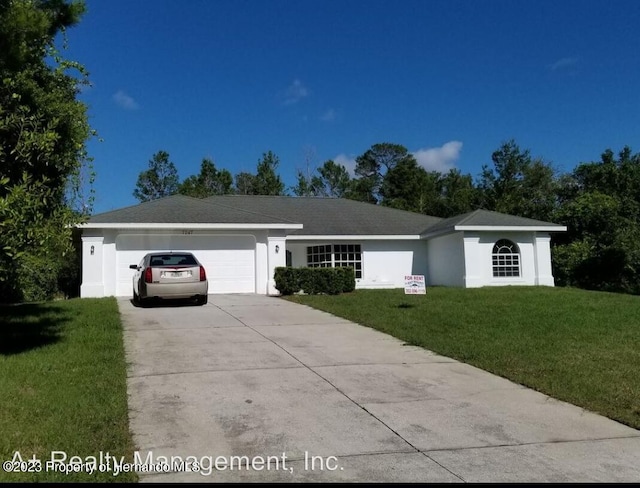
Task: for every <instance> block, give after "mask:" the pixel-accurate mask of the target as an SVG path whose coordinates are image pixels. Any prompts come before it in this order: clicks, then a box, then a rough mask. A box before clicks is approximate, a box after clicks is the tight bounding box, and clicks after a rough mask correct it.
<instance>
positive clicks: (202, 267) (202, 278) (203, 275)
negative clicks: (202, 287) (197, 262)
mask: <svg viewBox="0 0 640 488" xmlns="http://www.w3.org/2000/svg"><path fill="white" fill-rule="evenodd" d="M206 280H207V273H206V272H205V270H204V266H200V281H206Z"/></svg>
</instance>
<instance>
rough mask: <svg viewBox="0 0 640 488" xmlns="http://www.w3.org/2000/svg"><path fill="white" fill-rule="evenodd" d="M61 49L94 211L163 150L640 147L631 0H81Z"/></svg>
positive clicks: (286, 175)
mask: <svg viewBox="0 0 640 488" xmlns="http://www.w3.org/2000/svg"><path fill="white" fill-rule="evenodd" d="M87 8H88V11H87V13H86V14H85V16H84V17H83V19H82V21H81V23H80V24H79V25H78V26H77V27H74V28H73V29H71V30H69V32H68V42H69V49H68V50H67V56H68V57H70V58H71V59H75V60H77V61H80V62H81V63H83V64H84V65H85V66H86V67H87V69H88V70H89V73H90V79H91V82H92V85H93V86H92V87H91V88H90V89H87V90H86V91H84V92H83V94H82V95H81V98H82V100H83V101H84V102H86V103H87V105H88V106H89V114H90V120H91V124H92V126H93V128H95V129H96V130H97V131H98V132H99V134H100V137H101V138H102V142H98V141H92V142H91V143H90V145H89V150H90V153H91V155H92V156H93V157H94V158H95V161H94V166H95V170H96V172H97V180H96V184H95V189H96V201H95V206H94V212H95V213H98V212H103V211H107V210H111V209H114V208H119V207H123V206H126V205H131V204H135V203H137V201H136V200H135V198H134V197H133V195H132V192H133V189H134V187H135V183H136V179H137V176H138V174H139V173H140V172H141V171H143V170H144V169H146V168H147V164H148V161H149V159H151V157H152V155H153V154H154V153H155V152H157V151H158V150H161V149H162V150H165V151H167V152H169V154H170V155H171V159H172V161H173V162H174V163H175V164H176V166H177V168H178V172H179V175H180V177H181V179H184V178H186V177H187V176H189V175H191V174H195V173H197V172H198V170H199V167H200V163H201V160H202V158H204V157H211V158H213V160H214V162H215V163H216V165H217V167H219V168H227V169H228V170H230V171H231V172H232V173H233V174H235V173H237V172H239V171H251V172H255V168H256V164H257V162H258V160H259V159H260V158H261V156H262V154H263V153H264V152H266V151H269V150H271V151H273V152H274V153H275V154H276V155H278V157H279V158H280V167H279V169H280V174H281V176H282V177H283V179H284V181H285V183H286V184H287V185H288V186H290V185H293V184H294V183H295V174H296V170H297V169H303V168H304V169H305V170H306V162H307V161H310V163H311V167H312V168H313V167H315V166H320V165H321V164H322V163H323V162H324V161H325V160H327V159H334V160H336V161H338V162H341V163H343V164H345V165H346V166H347V167H350V168H352V167H353V164H354V163H353V160H354V159H355V157H356V156H358V155H360V154H362V153H363V152H365V151H366V150H367V149H368V148H369V147H370V146H371V145H372V144H375V143H379V142H393V143H398V144H402V145H404V146H406V147H407V148H408V149H409V150H410V151H411V152H412V153H414V154H415V155H416V157H417V159H418V161H419V162H420V163H421V164H422V165H424V166H425V167H426V168H427V169H436V170H447V169H448V168H451V167H456V168H459V169H460V170H461V171H463V172H464V173H471V174H472V175H473V176H474V177H475V176H477V175H478V174H479V172H480V171H481V167H482V165H483V164H490V163H491V153H492V152H493V151H494V150H495V149H496V148H497V147H498V146H499V145H500V144H501V143H502V142H504V141H507V140H509V139H512V138H513V139H515V140H516V142H517V143H518V144H519V145H520V147H522V148H523V149H530V150H531V153H532V155H533V156H536V157H542V158H544V159H545V160H546V161H548V162H551V163H552V164H553V165H554V166H555V167H556V168H557V169H558V170H560V171H569V170H571V169H572V168H573V167H574V166H575V165H576V164H577V163H579V162H581V161H592V160H597V159H598V158H599V155H600V154H601V153H602V152H603V151H604V150H605V149H607V148H611V149H613V150H614V151H616V152H617V151H618V150H620V149H621V148H622V147H623V146H624V145H629V146H631V147H632V149H633V150H634V151H636V152H637V151H640V140H639V139H640V36H639V35H638V25H640V2H638V1H636V0H632V1H622V0H617V1H616V0H610V1H589V0H586V1H585V0H581V1H563V0H555V1H548V0H536V1H531V0H530V1H522V0H483V1H473V0H466V1H458V0H446V1H444V0H443V1H430V0H419V1H414V0H395V1H387V0H385V1H378V0H373V1H369V0H368V1H351V0H327V1H308V0H297V1H294V0H286V1H285V0H269V1H259V0H252V1H247V0H189V1H178V0H171V1H169V0H154V1H142V0H135V1H133V0H126V1H123V0H109V1H104V0H87Z"/></svg>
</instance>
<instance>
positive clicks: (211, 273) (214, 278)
mask: <svg viewBox="0 0 640 488" xmlns="http://www.w3.org/2000/svg"><path fill="white" fill-rule="evenodd" d="M155 251H190V252H192V253H193V254H194V255H195V256H196V258H198V260H199V261H200V262H201V263H202V265H203V266H204V267H205V269H206V271H207V278H208V280H209V293H255V291H256V239H255V236H253V235H246V234H245V235H208V234H195V235H193V234H189V233H188V232H185V234H119V235H118V236H117V237H116V238H115V253H116V277H115V278H116V295H117V296H129V295H131V292H132V277H133V273H134V271H133V270H131V269H129V265H131V264H138V263H139V262H140V261H141V260H142V258H143V257H144V255H145V254H147V253H149V252H155Z"/></svg>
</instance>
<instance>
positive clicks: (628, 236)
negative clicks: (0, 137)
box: [134, 140, 640, 294]
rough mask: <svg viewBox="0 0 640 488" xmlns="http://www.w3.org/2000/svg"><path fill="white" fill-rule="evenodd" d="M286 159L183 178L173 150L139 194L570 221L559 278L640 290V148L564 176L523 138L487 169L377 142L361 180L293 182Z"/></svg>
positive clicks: (558, 249) (361, 163)
mask: <svg viewBox="0 0 640 488" xmlns="http://www.w3.org/2000/svg"><path fill="white" fill-rule="evenodd" d="M278 165H279V159H278V157H277V156H276V155H275V154H274V153H273V152H271V151H268V152H266V153H264V154H263V155H262V158H261V159H260V160H259V161H258V164H257V167H256V172H255V173H248V172H241V173H238V174H236V175H235V176H233V175H232V174H231V173H230V172H229V171H228V170H226V169H218V168H216V166H215V164H214V162H213V161H212V160H211V159H208V158H207V159H204V160H203V161H202V165H201V167H200V172H199V173H198V174H197V175H192V176H189V177H188V178H186V179H185V180H184V181H182V182H180V180H179V177H178V172H177V169H176V166H175V164H174V163H173V162H171V161H170V158H169V155H168V153H166V152H165V151H159V152H157V153H156V154H155V155H154V156H153V158H152V159H151V160H150V161H149V168H148V169H147V170H146V171H143V172H142V173H140V175H139V177H138V181H137V184H136V189H135V191H134V195H135V196H136V198H138V199H139V200H140V201H148V200H152V199H155V198H159V197H162V196H167V195H172V194H183V195H189V196H193V197H199V198H204V197H207V196H212V195H226V194H242V195H291V194H292V195H296V196H306V197H336V198H349V199H353V200H359V201H363V202H369V203H373V204H379V205H384V206H389V207H393V208H397V209H402V210H408V211H412V212H418V213H424V214H427V215H433V216H436V217H442V218H447V217H452V216H455V215H461V214H464V213H467V212H471V211H473V210H476V209H486V210H493V211H497V212H502V213H508V214H512V215H518V216H521V217H528V218H532V219H537V220H542V221H547V222H555V223H558V224H564V225H566V226H567V228H568V231H567V232H566V233H557V234H554V235H553V236H552V247H553V250H552V258H553V268H554V275H555V278H556V283H557V284H559V285H565V286H577V287H582V288H588V289H596V290H606V291H617V292H626V293H634V294H640V154H633V153H632V151H631V149H630V148H629V147H624V148H623V149H622V150H621V151H620V152H619V153H617V154H615V153H614V152H613V151H611V150H610V149H607V150H606V151H605V152H604V153H603V154H602V155H601V157H600V159H599V160H596V161H590V162H583V163H579V164H578V165H577V166H576V167H575V168H574V169H573V170H572V171H570V172H568V173H560V172H558V171H557V170H556V169H554V168H553V166H552V165H551V164H550V163H549V162H547V161H545V160H544V159H542V158H534V157H532V155H531V152H530V150H528V149H524V150H523V149H521V148H520V147H519V146H518V144H517V143H516V141H514V140H510V141H507V142H504V143H503V144H501V145H500V147H499V148H497V149H496V150H495V151H494V152H493V153H492V154H491V163H490V164H485V165H483V166H482V170H481V172H480V174H479V175H477V176H476V177H473V176H472V175H471V174H463V173H462V172H461V171H460V170H458V169H451V170H450V171H449V172H447V173H440V172H437V171H427V170H426V169H425V168H423V167H422V166H420V165H419V164H418V162H417V160H416V159H415V157H414V156H413V155H412V154H411V153H410V152H409V151H408V150H407V149H406V148H405V147H404V146H402V145H400V144H392V143H380V144H374V145H372V146H371V147H370V148H369V149H368V150H367V151H365V152H364V153H363V154H361V155H360V156H358V157H357V158H356V165H355V170H354V176H351V175H350V174H349V171H348V170H347V168H346V167H345V166H344V165H341V164H338V163H336V162H335V161H332V160H328V161H325V162H324V163H323V164H322V165H321V166H319V167H318V168H316V169H315V170H313V171H312V172H308V173H307V174H305V173H304V172H303V171H300V170H298V171H297V174H296V184H295V185H294V186H292V187H290V188H286V187H285V184H284V183H283V181H282V178H281V177H280V175H279V174H278V171H277V168H278Z"/></svg>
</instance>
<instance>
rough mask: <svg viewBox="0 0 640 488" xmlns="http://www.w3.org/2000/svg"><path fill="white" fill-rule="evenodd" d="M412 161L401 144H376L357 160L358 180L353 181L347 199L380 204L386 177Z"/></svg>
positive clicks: (356, 171) (411, 157)
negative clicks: (402, 164)
mask: <svg viewBox="0 0 640 488" xmlns="http://www.w3.org/2000/svg"><path fill="white" fill-rule="evenodd" d="M410 161H415V159H414V158H413V156H412V155H411V154H409V151H408V150H407V148H406V147H404V146H401V145H400V144H391V143H388V142H385V143H381V144H374V145H373V146H371V148H370V149H368V150H367V151H366V152H365V153H364V154H362V155H361V156H358V157H357V158H356V169H355V173H356V176H357V178H356V179H355V180H354V181H353V183H352V185H351V188H350V191H349V193H348V195H347V197H348V198H351V199H352V200H360V201H362V202H369V203H378V202H380V201H381V199H382V194H381V189H382V185H383V181H384V178H385V175H386V174H387V173H388V172H389V171H391V170H393V169H394V168H395V167H396V166H397V165H398V164H399V163H401V162H410Z"/></svg>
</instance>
